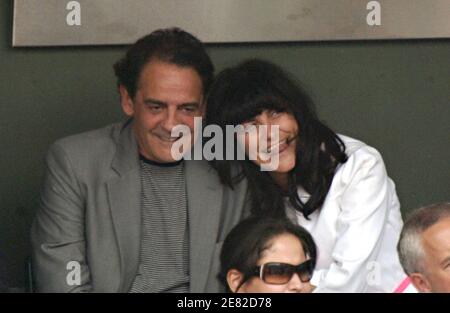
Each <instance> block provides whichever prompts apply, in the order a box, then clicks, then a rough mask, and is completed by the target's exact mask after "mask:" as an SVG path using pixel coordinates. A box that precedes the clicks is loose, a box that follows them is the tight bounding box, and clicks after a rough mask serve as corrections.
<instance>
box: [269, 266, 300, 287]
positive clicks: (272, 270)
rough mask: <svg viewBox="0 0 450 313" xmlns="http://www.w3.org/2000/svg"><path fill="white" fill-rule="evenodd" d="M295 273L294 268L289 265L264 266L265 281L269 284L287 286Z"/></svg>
mask: <svg viewBox="0 0 450 313" xmlns="http://www.w3.org/2000/svg"><path fill="white" fill-rule="evenodd" d="M293 273H294V266H292V265H289V264H277V263H272V264H271V263H268V264H266V265H265V266H264V272H263V280H264V281H265V282H266V283H268V284H274V285H281V284H286V283H287V282H289V280H290V279H291V277H292V274H293Z"/></svg>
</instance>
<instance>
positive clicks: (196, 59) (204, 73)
mask: <svg viewBox="0 0 450 313" xmlns="http://www.w3.org/2000/svg"><path fill="white" fill-rule="evenodd" d="M153 59H156V60H160V61H163V62H167V63H171V64H175V65H178V66H180V67H192V68H193V69H194V70H195V71H196V72H197V73H198V75H199V76H200V78H201V80H202V84H203V93H204V94H206V93H207V91H208V89H209V86H210V85H211V83H212V80H213V76H214V66H213V64H212V62H211V59H210V58H209V56H208V54H207V53H206V50H205V47H204V45H203V44H202V43H201V42H200V40H198V39H197V38H195V37H194V36H193V35H191V34H189V33H188V32H186V31H184V30H181V29H179V28H168V29H158V30H156V31H154V32H152V33H151V34H149V35H147V36H145V37H142V38H141V39H139V40H138V41H136V43H135V44H133V45H132V46H131V47H130V48H129V49H128V51H127V53H126V55H125V56H124V57H123V58H122V59H120V60H119V61H118V62H117V63H116V64H114V72H115V74H116V76H117V85H123V86H125V88H126V89H127V91H128V94H129V95H130V97H132V98H134V96H135V95H136V91H137V88H138V83H139V77H140V74H141V72H142V69H143V68H144V66H145V65H146V64H147V63H148V62H150V61H151V60H153Z"/></svg>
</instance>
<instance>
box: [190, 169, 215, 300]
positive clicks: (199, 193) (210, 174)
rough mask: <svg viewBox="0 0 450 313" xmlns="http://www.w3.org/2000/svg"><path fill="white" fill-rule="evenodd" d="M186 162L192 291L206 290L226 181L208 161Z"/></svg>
mask: <svg viewBox="0 0 450 313" xmlns="http://www.w3.org/2000/svg"><path fill="white" fill-rule="evenodd" d="M185 162H186V191H187V197H188V218H189V249H190V251H189V255H190V259H189V261H190V266H189V268H190V277H191V285H190V289H191V292H204V288H205V286H206V280H207V277H208V274H209V268H210V265H211V260H212V256H213V252H214V248H215V244H216V239H217V234H218V230H219V222H220V209H221V203H222V192H223V190H222V185H221V183H220V181H219V178H218V176H217V175H216V174H215V172H214V170H213V169H212V168H211V167H210V166H209V165H208V163H207V162H206V161H185Z"/></svg>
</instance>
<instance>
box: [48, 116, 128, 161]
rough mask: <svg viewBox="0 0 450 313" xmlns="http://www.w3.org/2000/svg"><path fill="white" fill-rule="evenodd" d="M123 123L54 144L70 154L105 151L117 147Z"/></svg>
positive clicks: (76, 135) (69, 137)
mask: <svg viewBox="0 0 450 313" xmlns="http://www.w3.org/2000/svg"><path fill="white" fill-rule="evenodd" d="M122 125H123V124H122V123H114V124H110V125H107V126H105V127H102V128H98V129H94V130H90V131H86V132H83V133H79V134H75V135H71V136H67V137H64V138H61V139H58V140H57V141H55V142H54V143H53V144H52V147H54V146H57V147H59V148H61V149H62V150H64V151H65V152H66V153H69V154H75V155H76V154H79V153H82V154H86V153H88V152H89V151H90V152H95V151H104V150H105V149H106V150H108V148H109V149H110V148H112V147H113V146H115V145H116V142H117V138H118V134H119V132H120V128H121V127H122Z"/></svg>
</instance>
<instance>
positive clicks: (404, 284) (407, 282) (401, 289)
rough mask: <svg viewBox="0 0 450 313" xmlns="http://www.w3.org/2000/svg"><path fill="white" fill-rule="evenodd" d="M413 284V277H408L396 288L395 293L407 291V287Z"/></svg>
mask: <svg viewBox="0 0 450 313" xmlns="http://www.w3.org/2000/svg"><path fill="white" fill-rule="evenodd" d="M410 284H411V279H409V277H406V278H405V279H404V280H403V281H402V282H401V283H400V285H399V286H398V287H397V288H396V289H395V290H394V293H402V292H404V291H405V289H406V288H408V286H409V285H410Z"/></svg>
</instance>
